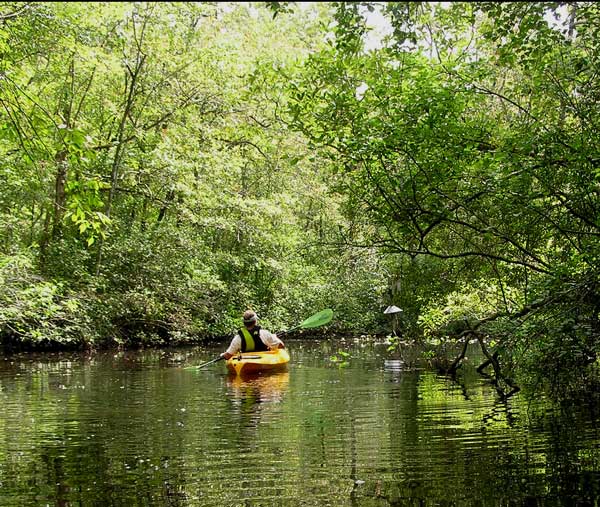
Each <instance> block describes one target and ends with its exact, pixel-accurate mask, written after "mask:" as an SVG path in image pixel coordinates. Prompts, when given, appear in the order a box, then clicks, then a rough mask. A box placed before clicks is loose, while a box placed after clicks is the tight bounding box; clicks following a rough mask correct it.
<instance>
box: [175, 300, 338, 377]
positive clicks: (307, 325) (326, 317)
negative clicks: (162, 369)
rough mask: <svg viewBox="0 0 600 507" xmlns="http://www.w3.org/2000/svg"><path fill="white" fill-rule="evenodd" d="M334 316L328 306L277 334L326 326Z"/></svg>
mask: <svg viewBox="0 0 600 507" xmlns="http://www.w3.org/2000/svg"><path fill="white" fill-rule="evenodd" d="M332 318H333V310H332V309H331V308H327V309H326V310H322V311H320V312H319V313H315V314H314V315H311V316H310V317H309V318H308V319H306V320H305V321H304V322H302V323H301V324H298V325H297V326H295V327H292V328H290V329H288V330H286V331H280V332H279V333H277V336H284V335H286V334H289V333H291V332H292V331H296V330H298V329H313V328H315V327H320V326H324V325H325V324H328V323H329V322H331V319H332ZM222 359H225V358H224V357H223V356H219V357H216V358H214V359H212V360H211V361H207V362H206V363H202V364H199V365H198V366H186V367H185V368H184V369H185V370H192V369H193V370H196V369H198V368H204V367H205V366H208V365H209V364H213V363H216V362H217V361H221V360H222Z"/></svg>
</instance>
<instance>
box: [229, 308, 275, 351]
mask: <svg viewBox="0 0 600 507" xmlns="http://www.w3.org/2000/svg"><path fill="white" fill-rule="evenodd" d="M242 320H243V321H244V327H243V328H242V329H240V330H239V331H238V332H237V333H236V335H235V336H234V337H233V340H231V343H230V344H229V348H228V349H227V350H226V351H225V352H223V353H222V354H221V357H224V358H225V359H229V358H231V357H233V356H234V355H235V354H237V353H238V352H240V351H241V352H258V351H261V350H274V349H284V348H285V345H284V343H283V342H282V341H281V339H279V338H278V337H277V335H276V334H275V333H271V332H269V331H267V330H266V329H262V328H261V327H260V326H259V325H258V317H257V315H256V313H255V312H253V311H252V310H246V311H245V312H244V315H243V317H242Z"/></svg>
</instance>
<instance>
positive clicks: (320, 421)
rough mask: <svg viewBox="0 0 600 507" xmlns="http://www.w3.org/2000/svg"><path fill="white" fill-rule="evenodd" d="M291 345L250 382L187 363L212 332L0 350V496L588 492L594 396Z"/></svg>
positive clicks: (502, 498) (539, 496)
mask: <svg viewBox="0 0 600 507" xmlns="http://www.w3.org/2000/svg"><path fill="white" fill-rule="evenodd" d="M288 345H289V348H290V352H291V354H292V363H291V365H290V367H289V369H288V371H287V372H285V373H279V374H272V375H270V376H263V377H259V378H255V379H249V380H244V381H242V380H240V379H235V378H231V377H229V376H228V375H227V373H226V369H225V366H224V365H223V363H217V364H214V365H211V366H210V367H208V368H207V369H205V370H191V371H190V370H185V369H183V368H182V366H186V365H189V364H199V363H201V362H203V361H206V360H209V359H212V358H213V357H215V355H216V353H217V352H218V351H220V350H221V349H216V348H210V349H209V348H192V349H179V350H170V351H148V352H127V353H114V352H113V353H102V354H94V355H91V356H87V355H76V354H68V355H65V354H62V355H38V356H34V357H32V356H27V355H23V356H11V357H6V358H1V357H0V402H1V405H2V412H1V415H0V505H1V506H27V505H32V506H34V505H35V506H44V505H52V506H53V505H61V506H63V505H64V506H92V505H93V506H105V505H114V506H121V505H122V506H137V505H144V506H146V505H157V506H166V505H168V506H208V505H211V506H212V505H214V506H238V505H239V506H271V505H290V506H300V505H302V506H321V505H330V506H355V505H360V506H392V505H394V506H405V505H406V506H408V505H410V506H413V505H414V506H430V505H431V506H433V505H441V506H463V505H464V506H467V505H469V506H471V505H476V506H488V505H489V506H505V505H506V506H517V505H518V506H521V505H523V506H530V505H543V506H550V505H552V506H554V505H561V506H562V505H565V506H570V505H582V506H583V505H586V506H587V505H598V502H599V499H600V431H599V430H598V424H597V422H598V421H597V420H596V416H595V415H594V413H593V412H592V411H591V410H590V409H589V408H588V407H576V408H573V407H571V409H569V410H562V411H560V410H557V409H551V408H550V405H549V404H548V403H547V402H545V401H544V400H536V401H535V402H528V401H527V400H526V399H525V397H524V396H523V395H522V394H519V395H517V396H516V397H514V398H513V399H511V400H509V401H508V402H507V403H500V402H499V401H498V400H497V396H496V393H495V391H494V390H493V389H492V388H490V387H489V386H488V385H487V384H486V383H485V381H483V380H482V379H480V378H479V377H478V376H477V375H476V374H474V373H469V371H468V370H467V371H466V373H465V376H464V378H463V379H462V380H461V383H460V384H459V383H456V382H452V381H451V380H449V379H447V378H445V377H442V376H438V375H436V374H435V373H432V372H428V371H425V370H420V371H405V370H403V369H402V368H401V365H400V364H399V363H398V362H397V361H394V360H393V359H392V358H390V357H389V355H388V354H387V353H386V351H385V346H384V345H367V346H364V345H363V346H359V345H345V346H344V350H345V351H346V352H347V353H348V354H349V360H348V363H349V364H348V366H347V367H344V368H340V367H339V365H338V364H336V363H334V362H332V361H331V360H330V357H331V356H332V355H333V354H334V353H336V352H337V351H338V350H339V348H340V342H339V341H335V342H334V341H331V342H322V343H315V342H309V343H302V342H293V341H290V342H289V344H288Z"/></svg>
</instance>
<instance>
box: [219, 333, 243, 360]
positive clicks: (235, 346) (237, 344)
mask: <svg viewBox="0 0 600 507" xmlns="http://www.w3.org/2000/svg"><path fill="white" fill-rule="evenodd" d="M241 348H242V339H241V338H240V335H239V334H236V335H235V336H234V337H233V340H231V343H230V344H229V348H228V349H227V350H226V351H225V352H223V353H222V354H221V357H223V358H224V359H230V358H232V357H233V356H234V355H235V354H237V353H238V351H239V350H240V349H241Z"/></svg>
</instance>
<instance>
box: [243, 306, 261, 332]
mask: <svg viewBox="0 0 600 507" xmlns="http://www.w3.org/2000/svg"><path fill="white" fill-rule="evenodd" d="M243 320H244V326H246V327H247V328H253V327H254V326H255V325H256V323H257V322H258V317H257V316H256V313H255V312H253V311H252V310H246V311H245V312H244V316H243Z"/></svg>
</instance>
